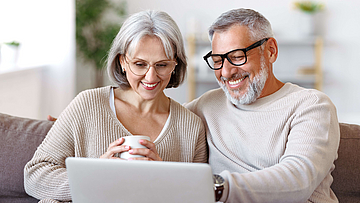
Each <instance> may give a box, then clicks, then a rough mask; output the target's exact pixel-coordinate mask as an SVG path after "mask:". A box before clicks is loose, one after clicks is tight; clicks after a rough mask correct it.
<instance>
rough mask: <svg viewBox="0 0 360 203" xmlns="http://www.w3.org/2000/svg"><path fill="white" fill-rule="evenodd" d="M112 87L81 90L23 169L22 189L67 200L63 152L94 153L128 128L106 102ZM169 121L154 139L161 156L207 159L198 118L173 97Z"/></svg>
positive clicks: (40, 196)
mask: <svg viewBox="0 0 360 203" xmlns="http://www.w3.org/2000/svg"><path fill="white" fill-rule="evenodd" d="M109 95H110V86H108V87H103V88H98V89H92V90H87V91H84V92H82V93H80V94H79V95H78V96H77V97H76V98H75V99H74V100H73V101H72V102H71V103H70V104H69V106H68V107H67V108H66V109H65V110H64V111H63V112H62V113H61V115H60V116H59V118H58V120H57V121H56V122H55V124H54V126H53V127H52V128H51V129H50V131H49V133H48V134H47V136H46V138H45V139H44V141H43V142H42V144H41V145H40V146H39V147H38V149H37V150H36V152H35V154H34V157H33V158H32V159H31V160H30V161H29V162H28V163H27V164H26V166H25V169H24V179H25V190H26V192H27V193H28V194H29V195H31V196H33V197H35V198H37V199H48V201H43V202H54V201H52V200H51V199H55V200H59V201H70V200H71V195H70V189H69V183H68V178H67V173H66V167H65V159H66V158H67V157H92V158H98V157H100V156H101V155H102V154H104V153H105V152H106V150H107V148H108V146H109V144H110V143H112V142H113V141H115V140H116V139H119V138H120V137H124V136H131V133H130V132H129V131H128V130H127V129H126V128H125V127H124V126H123V125H122V124H121V122H120V121H119V120H118V119H117V118H116V116H115V114H114V113H113V111H112V110H111V108H110V105H109ZM168 119H169V121H168V122H169V125H167V127H166V129H163V131H162V133H161V134H160V135H159V137H158V138H157V139H156V140H155V141H154V143H155V145H156V149H157V150H158V153H159V155H160V157H161V158H162V159H163V160H164V161H176V162H207V146H206V138H205V129H204V126H203V123H202V121H201V119H200V118H199V117H198V116H196V115H195V114H193V113H192V112H190V111H189V110H187V109H185V108H184V107H182V106H181V105H180V104H179V103H177V102H175V101H174V100H171V102H170V116H169V118H168Z"/></svg>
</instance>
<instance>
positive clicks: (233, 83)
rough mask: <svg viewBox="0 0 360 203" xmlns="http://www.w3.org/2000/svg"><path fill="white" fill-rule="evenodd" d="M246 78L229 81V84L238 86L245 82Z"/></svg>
mask: <svg viewBox="0 0 360 203" xmlns="http://www.w3.org/2000/svg"><path fill="white" fill-rule="evenodd" d="M245 78H246V77H243V78H240V79H237V80H233V81H229V84H230V85H236V84H238V83H239V82H241V81H243V80H244V79H245Z"/></svg>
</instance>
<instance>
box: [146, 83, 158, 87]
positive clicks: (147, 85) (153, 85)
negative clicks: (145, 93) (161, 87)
mask: <svg viewBox="0 0 360 203" xmlns="http://www.w3.org/2000/svg"><path fill="white" fill-rule="evenodd" d="M143 84H144V85H145V86H146V87H155V86H156V85H157V83H154V84H148V83H143Z"/></svg>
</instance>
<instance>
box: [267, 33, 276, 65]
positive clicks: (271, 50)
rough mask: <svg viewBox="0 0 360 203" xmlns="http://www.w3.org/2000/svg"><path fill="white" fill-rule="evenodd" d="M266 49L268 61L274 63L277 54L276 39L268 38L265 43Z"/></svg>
mask: <svg viewBox="0 0 360 203" xmlns="http://www.w3.org/2000/svg"><path fill="white" fill-rule="evenodd" d="M265 49H266V51H267V56H268V58H269V62H270V63H275V61H276V59H277V56H278V45H277V41H276V39H274V38H272V37H271V38H269V39H268V41H267V43H266V48H265Z"/></svg>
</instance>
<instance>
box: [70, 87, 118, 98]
mask: <svg viewBox="0 0 360 203" xmlns="http://www.w3.org/2000/svg"><path fill="white" fill-rule="evenodd" d="M110 89H111V86H106V87H98V88H93V89H86V90H83V91H81V92H80V93H79V94H78V95H77V96H76V98H77V97H79V98H89V97H90V98H93V97H99V96H104V97H106V96H107V97H109V95H110Z"/></svg>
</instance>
